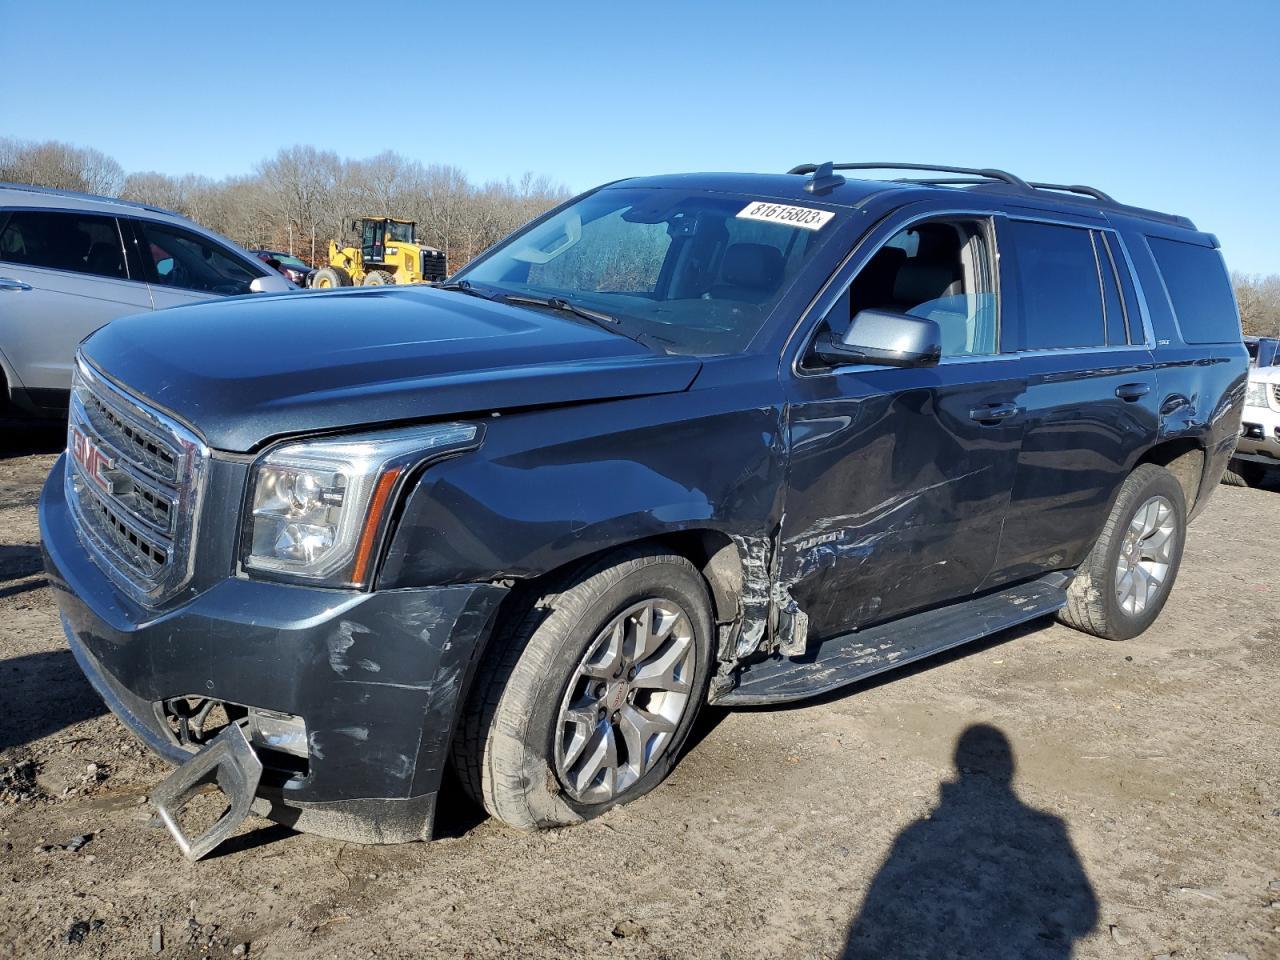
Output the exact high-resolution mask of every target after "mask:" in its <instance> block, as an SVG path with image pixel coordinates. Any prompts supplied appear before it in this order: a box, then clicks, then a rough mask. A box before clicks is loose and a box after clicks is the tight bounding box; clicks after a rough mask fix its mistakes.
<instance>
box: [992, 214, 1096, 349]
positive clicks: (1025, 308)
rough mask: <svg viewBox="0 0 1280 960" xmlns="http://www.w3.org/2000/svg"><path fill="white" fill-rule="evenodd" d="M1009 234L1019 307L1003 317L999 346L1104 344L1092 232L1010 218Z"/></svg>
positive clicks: (1031, 347)
mask: <svg viewBox="0 0 1280 960" xmlns="http://www.w3.org/2000/svg"><path fill="white" fill-rule="evenodd" d="M1009 233H1010V236H1011V238H1012V240H1013V246H1014V250H1015V254H1016V258H1017V263H1018V290H1019V293H1020V294H1021V303H1022V310H1021V311H1020V316H1019V317H1017V318H1016V320H1015V321H1014V322H1013V323H1012V324H1009V323H1008V322H1007V321H1006V331H1007V333H1008V335H1007V336H1006V341H1005V344H1004V347H1005V349H1006V350H1061V349H1065V348H1069V347H1101V346H1104V345H1106V343H1107V324H1106V319H1105V315H1104V312H1103V299H1102V286H1101V283H1100V270H1099V266H1098V258H1097V254H1096V252H1095V249H1094V241H1093V237H1092V231H1090V230H1087V229H1084V228H1082V227H1064V226H1058V225H1057V224H1051V223H1033V222H1030V221H1026V220H1013V221H1010V223H1009ZM1113 279H1114V277H1113ZM1010 327H1012V328H1013V329H1012V330H1010V329H1009V328H1010Z"/></svg>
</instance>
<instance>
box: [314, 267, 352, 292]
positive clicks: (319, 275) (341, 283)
mask: <svg viewBox="0 0 1280 960" xmlns="http://www.w3.org/2000/svg"><path fill="white" fill-rule="evenodd" d="M311 286H312V287H314V288H315V289H317V290H331V289H333V288H334V287H349V286H351V274H349V273H347V271H345V270H343V269H342V268H341V267H321V268H320V269H319V270H317V271H316V275H315V279H313V280H312V281H311Z"/></svg>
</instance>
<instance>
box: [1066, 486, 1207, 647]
mask: <svg viewBox="0 0 1280 960" xmlns="http://www.w3.org/2000/svg"><path fill="white" fill-rule="evenodd" d="M1157 496H1159V497H1164V498H1165V499H1166V500H1168V501H1169V503H1170V504H1172V506H1173V511H1174V520H1175V524H1176V529H1175V530H1174V533H1173V542H1172V544H1171V547H1170V551H1169V563H1168V571H1167V573H1166V575H1165V579H1164V581H1163V583H1162V584H1161V585H1160V588H1159V592H1158V593H1157V594H1156V595H1155V596H1153V597H1152V598H1151V599H1150V600H1149V601H1148V602H1147V605H1146V607H1145V608H1144V609H1143V610H1142V611H1141V612H1139V613H1130V612H1128V611H1126V610H1124V609H1123V608H1122V607H1121V605H1120V601H1119V599H1118V598H1117V596H1116V586H1117V581H1118V579H1119V571H1118V567H1119V563H1120V554H1121V550H1123V549H1124V548H1125V541H1126V535H1127V533H1128V531H1129V525H1130V524H1131V523H1132V522H1133V520H1134V516H1135V515H1136V514H1137V512H1138V509H1139V508H1140V507H1142V506H1143V505H1145V504H1146V503H1147V502H1148V501H1150V500H1151V498H1153V497H1157ZM1186 534H1187V503H1186V498H1185V497H1184V496H1183V493H1182V487H1181V485H1180V484H1179V483H1178V481H1177V480H1175V479H1174V477H1173V474H1171V473H1169V471H1168V470H1166V469H1164V468H1163V467H1158V466H1156V465H1155V464H1151V463H1144V464H1142V465H1140V466H1139V467H1138V468H1137V469H1135V470H1134V471H1133V473H1131V474H1129V476H1128V477H1126V478H1125V481H1124V483H1123V484H1122V485H1121V487H1120V494H1119V496H1117V497H1116V502H1115V505H1114V506H1113V507H1112V508H1111V515H1110V516H1109V517H1108V518H1107V522H1106V525H1105V526H1104V527H1103V528H1102V535H1101V536H1100V537H1098V540H1097V543H1095V544H1094V546H1093V550H1092V551H1090V553H1089V556H1088V557H1086V558H1085V561H1084V563H1082V564H1081V565H1080V567H1079V569H1077V570H1076V575H1075V579H1074V580H1072V581H1071V583H1070V584H1069V585H1068V587H1067V605H1066V606H1065V607H1063V608H1062V610H1061V611H1060V612H1059V613H1058V619H1059V620H1060V621H1061V622H1062V623H1065V624H1066V625H1067V626H1070V627H1075V628H1076V629H1077V630H1082V631H1084V632H1085V633H1091V634H1093V635H1094V636H1096V637H1102V638H1103V639H1104V640H1128V639H1130V638H1132V637H1136V636H1137V635H1138V634H1140V633H1142V632H1143V631H1144V630H1146V629H1147V628H1148V627H1149V626H1151V624H1152V623H1153V622H1154V621H1155V619H1156V617H1158V616H1159V615H1160V611H1161V610H1163V609H1164V605H1165V601H1167V600H1168V599H1169V593H1170V592H1171V591H1172V590H1173V585H1174V582H1175V581H1176V580H1177V577H1178V566H1179V565H1180V564H1181V562H1182V548H1183V545H1184V544H1185V542H1186Z"/></svg>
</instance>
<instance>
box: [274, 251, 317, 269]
mask: <svg viewBox="0 0 1280 960" xmlns="http://www.w3.org/2000/svg"><path fill="white" fill-rule="evenodd" d="M271 256H272V257H273V258H274V259H276V260H278V261H279V262H280V266H282V267H293V269H295V270H310V269H311V268H310V267H308V266H307V265H306V264H305V263H303V262H302V261H301V260H299V259H298V258H297V257H293V256H290V255H289V254H287V253H273V254H271Z"/></svg>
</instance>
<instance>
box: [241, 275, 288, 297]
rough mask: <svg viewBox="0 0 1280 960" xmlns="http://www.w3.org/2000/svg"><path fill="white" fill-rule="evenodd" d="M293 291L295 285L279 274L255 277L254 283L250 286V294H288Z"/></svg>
mask: <svg viewBox="0 0 1280 960" xmlns="http://www.w3.org/2000/svg"><path fill="white" fill-rule="evenodd" d="M292 289H293V284H292V283H290V282H289V281H288V280H286V279H285V278H284V277H282V276H280V275H279V274H276V275H275V276H266V277H254V279H253V282H252V283H250V284H249V292H250V293H288V292H289V291H290V290H292Z"/></svg>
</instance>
